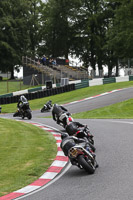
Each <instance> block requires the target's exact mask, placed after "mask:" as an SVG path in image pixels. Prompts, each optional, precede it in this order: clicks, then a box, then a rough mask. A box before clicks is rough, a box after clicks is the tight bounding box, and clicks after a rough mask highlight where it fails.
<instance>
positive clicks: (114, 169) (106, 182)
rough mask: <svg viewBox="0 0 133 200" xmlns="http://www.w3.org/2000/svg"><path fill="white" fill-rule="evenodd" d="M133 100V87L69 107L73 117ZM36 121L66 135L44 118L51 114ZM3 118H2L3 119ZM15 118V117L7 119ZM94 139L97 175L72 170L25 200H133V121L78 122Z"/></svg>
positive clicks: (34, 119) (38, 116) (71, 168)
mask: <svg viewBox="0 0 133 200" xmlns="http://www.w3.org/2000/svg"><path fill="white" fill-rule="evenodd" d="M129 98H133V87H132V88H128V89H124V90H121V91H118V92H114V93H110V94H108V95H104V96H100V97H96V98H94V99H91V100H85V101H80V102H77V103H73V104H67V105H65V107H66V108H67V109H68V110H69V111H70V112H71V113H77V112H81V111H86V110H92V109H94V108H99V107H103V106H106V105H110V104H114V103H117V102H120V101H123V100H127V99H129ZM32 114H33V118H32V121H34V122H39V123H42V124H47V125H50V126H52V127H55V128H58V129H59V130H62V131H63V128H62V127H60V126H59V125H57V124H56V123H55V122H54V121H53V120H52V119H49V118H40V117H43V116H50V115H51V112H49V113H40V111H33V113H32ZM2 116H3V115H0V117H2ZM6 116H7V117H8V118H12V115H11V114H9V115H5V117H6ZM77 121H79V122H81V123H83V124H87V125H88V126H89V128H90V131H91V132H92V134H93V135H94V140H95V146H96V148H97V150H96V158H97V161H98V163H99V168H97V169H96V171H95V173H94V174H93V175H88V174H87V173H86V172H85V171H84V170H80V169H78V168H77V167H75V166H70V168H67V170H65V171H64V173H63V174H60V175H59V177H57V178H56V180H55V181H52V182H51V184H49V186H48V187H46V186H45V187H44V188H43V187H42V188H41V189H40V190H37V191H35V192H32V193H31V194H27V195H25V196H22V197H20V198H16V199H24V200H75V199H76V200H81V199H82V200H89V199H90V200H100V199H101V200H132V199H133V153H132V152H133V119H129V120H128V119H126V120H124V119H123V120H122V119H121V120H118V119H116V120H115V119H114V120H112V119H106V120H105V119H104V120H102V119H84V120H82V119H78V120H77Z"/></svg>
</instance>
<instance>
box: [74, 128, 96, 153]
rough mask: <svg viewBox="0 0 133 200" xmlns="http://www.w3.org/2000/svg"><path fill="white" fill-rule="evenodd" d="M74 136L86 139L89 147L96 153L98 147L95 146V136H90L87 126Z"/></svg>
mask: <svg viewBox="0 0 133 200" xmlns="http://www.w3.org/2000/svg"><path fill="white" fill-rule="evenodd" d="M74 136H76V137H78V138H84V139H86V140H87V141H88V142H89V146H90V147H91V149H92V151H94V152H95V151H96V147H95V146H94V139H93V135H92V134H90V131H89V129H88V127H87V126H85V127H84V128H80V130H79V131H77V133H76V134H74Z"/></svg>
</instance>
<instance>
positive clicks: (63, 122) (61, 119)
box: [56, 112, 74, 128]
mask: <svg viewBox="0 0 133 200" xmlns="http://www.w3.org/2000/svg"><path fill="white" fill-rule="evenodd" d="M69 120H73V118H72V117H71V114H70V113H69V112H65V113H63V114H61V116H60V117H59V121H58V124H59V125H61V126H63V128H65V127H66V125H67V123H68V121H69ZM73 121H74V120H73ZM56 122H57V120H56Z"/></svg>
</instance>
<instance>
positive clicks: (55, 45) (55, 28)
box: [42, 0, 79, 58]
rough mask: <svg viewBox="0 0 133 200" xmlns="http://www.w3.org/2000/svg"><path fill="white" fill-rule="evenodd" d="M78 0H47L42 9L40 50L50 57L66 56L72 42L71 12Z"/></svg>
mask: <svg viewBox="0 0 133 200" xmlns="http://www.w3.org/2000/svg"><path fill="white" fill-rule="evenodd" d="M78 1H79V0H75V1H71V0H49V1H48V2H47V3H46V4H45V7H44V10H43V20H42V21H43V32H42V34H43V43H44V45H43V46H42V51H43V52H44V53H45V54H47V55H49V56H52V57H58V56H60V57H61V56H62V57H65V58H68V54H69V51H70V46H71V42H72V35H73V29H72V27H71V13H72V9H73V7H74V5H76V4H77V3H78Z"/></svg>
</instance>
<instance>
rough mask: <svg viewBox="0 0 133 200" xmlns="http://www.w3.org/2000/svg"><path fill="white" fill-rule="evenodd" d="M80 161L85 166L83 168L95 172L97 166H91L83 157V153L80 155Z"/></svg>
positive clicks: (91, 172) (90, 172)
mask: <svg viewBox="0 0 133 200" xmlns="http://www.w3.org/2000/svg"><path fill="white" fill-rule="evenodd" d="M78 163H79V165H81V166H82V167H83V169H84V170H85V171H86V172H88V173H89V174H94V172H95V167H94V166H91V165H90V164H89V163H88V162H87V161H86V160H85V158H84V157H83V155H79V156H78Z"/></svg>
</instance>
